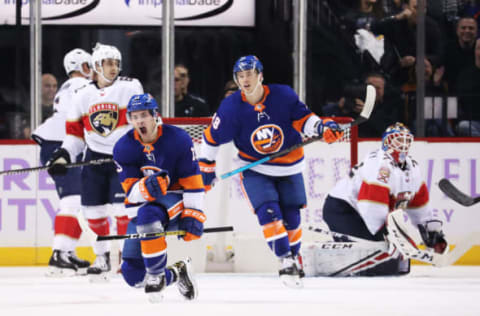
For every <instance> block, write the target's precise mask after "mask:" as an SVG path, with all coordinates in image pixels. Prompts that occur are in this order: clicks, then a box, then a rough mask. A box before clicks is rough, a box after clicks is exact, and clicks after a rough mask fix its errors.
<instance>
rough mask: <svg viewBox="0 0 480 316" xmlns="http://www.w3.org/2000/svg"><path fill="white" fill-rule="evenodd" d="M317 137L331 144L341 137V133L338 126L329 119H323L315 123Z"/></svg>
mask: <svg viewBox="0 0 480 316" xmlns="http://www.w3.org/2000/svg"><path fill="white" fill-rule="evenodd" d="M317 133H318V136H321V137H323V139H324V140H325V142H327V143H329V144H331V143H333V142H336V141H337V140H339V139H341V138H342V137H343V131H342V130H341V129H340V126H338V124H337V123H336V122H335V121H333V120H331V119H324V120H321V121H318V122H317Z"/></svg>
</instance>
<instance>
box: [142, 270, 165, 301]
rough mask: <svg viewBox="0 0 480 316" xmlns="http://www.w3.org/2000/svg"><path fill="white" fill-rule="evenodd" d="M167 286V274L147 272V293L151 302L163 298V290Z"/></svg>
mask: <svg viewBox="0 0 480 316" xmlns="http://www.w3.org/2000/svg"><path fill="white" fill-rule="evenodd" d="M166 287H167V284H166V281H165V274H163V273H162V274H157V275H153V274H147V275H146V276H145V293H147V295H148V300H149V301H150V303H158V302H160V301H161V300H162V299H163V294H162V291H163V289H165V288H166Z"/></svg>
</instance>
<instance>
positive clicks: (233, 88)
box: [223, 80, 239, 98]
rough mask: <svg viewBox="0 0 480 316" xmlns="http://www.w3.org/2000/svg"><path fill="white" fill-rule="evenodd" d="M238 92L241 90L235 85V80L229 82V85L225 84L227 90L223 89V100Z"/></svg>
mask: <svg viewBox="0 0 480 316" xmlns="http://www.w3.org/2000/svg"><path fill="white" fill-rule="evenodd" d="M238 90H239V89H238V86H237V84H236V83H235V81H233V80H229V81H227V83H226V84H225V88H223V92H224V95H223V98H226V97H228V96H230V95H232V94H234V93H235V92H237V91H238Z"/></svg>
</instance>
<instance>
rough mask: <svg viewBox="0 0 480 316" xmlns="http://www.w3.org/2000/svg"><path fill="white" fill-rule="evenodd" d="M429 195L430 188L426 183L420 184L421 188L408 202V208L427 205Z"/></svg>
mask: <svg viewBox="0 0 480 316" xmlns="http://www.w3.org/2000/svg"><path fill="white" fill-rule="evenodd" d="M428 200H429V196H428V188H427V186H426V184H425V182H424V183H422V185H421V186H420V190H418V192H417V193H416V194H415V196H414V197H413V199H412V200H411V201H410V203H408V208H418V207H422V206H425V205H426V204H427V203H428Z"/></svg>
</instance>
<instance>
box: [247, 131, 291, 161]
mask: <svg viewBox="0 0 480 316" xmlns="http://www.w3.org/2000/svg"><path fill="white" fill-rule="evenodd" d="M250 141H251V143H252V146H253V148H255V151H257V152H258V153H259V154H262V155H265V154H271V153H275V152H277V151H279V150H280V148H281V147H282V145H283V141H284V137H283V131H282V129H281V128H280V126H278V125H275V124H267V125H262V126H260V127H258V128H257V129H256V130H255V131H253V133H252V136H251V138H250Z"/></svg>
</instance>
